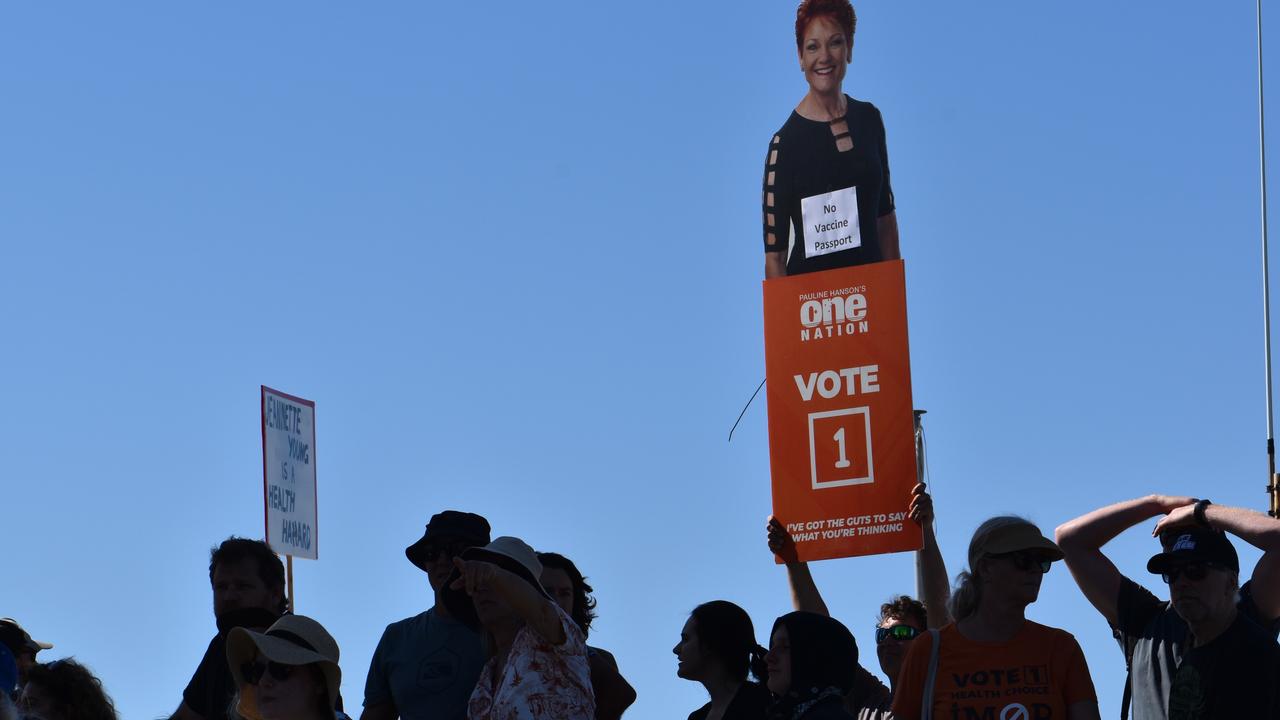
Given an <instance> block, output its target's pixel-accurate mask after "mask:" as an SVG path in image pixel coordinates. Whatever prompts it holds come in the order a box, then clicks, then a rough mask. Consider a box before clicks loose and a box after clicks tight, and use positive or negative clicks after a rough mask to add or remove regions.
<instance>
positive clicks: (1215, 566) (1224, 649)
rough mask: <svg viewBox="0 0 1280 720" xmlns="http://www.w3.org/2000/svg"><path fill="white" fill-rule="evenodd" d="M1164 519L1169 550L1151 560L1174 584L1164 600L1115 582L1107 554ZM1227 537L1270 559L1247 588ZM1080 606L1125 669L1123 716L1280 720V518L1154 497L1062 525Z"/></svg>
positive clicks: (1125, 581)
mask: <svg viewBox="0 0 1280 720" xmlns="http://www.w3.org/2000/svg"><path fill="white" fill-rule="evenodd" d="M1158 515H1164V517H1163V518H1162V519H1161V520H1160V521H1159V523H1157V524H1156V527H1155V532H1154V534H1155V535H1158V536H1159V538H1160V544H1161V547H1162V552H1160V553H1159V554H1157V555H1155V556H1154V557H1152V558H1151V560H1150V561H1149V562H1148V563H1147V571H1148V572H1151V573H1154V574H1157V575H1160V576H1161V577H1162V578H1163V579H1164V581H1165V582H1166V583H1167V584H1168V586H1169V596H1170V601H1167V602H1166V601H1161V600H1158V599H1157V598H1156V597H1155V596H1154V595H1152V594H1151V593H1150V592H1148V591H1147V590H1146V589H1145V588H1143V587H1141V586H1139V585H1138V584H1137V583H1135V582H1133V581H1132V580H1130V579H1129V578H1127V577H1125V576H1123V575H1121V574H1120V571H1119V570H1117V569H1116V566H1115V565H1114V564H1112V562H1111V560H1109V559H1108V558H1107V556H1106V555H1104V554H1103V553H1102V546H1103V545H1105V544H1106V543H1107V542H1109V541H1110V540H1111V539H1112V538H1114V537H1116V536H1117V535H1119V534H1120V533H1121V532H1123V531H1125V530H1126V529H1128V528H1130V527H1132V526H1134V525H1136V524H1138V523H1140V522H1143V521H1145V520H1148V519H1150V518H1152V517H1156V516H1158ZM1228 535H1235V536H1236V537H1238V538H1240V539H1242V540H1244V541H1245V542H1247V543H1249V544H1250V545H1253V546H1254V547H1257V548H1259V549H1260V550H1262V551H1263V555H1262V558H1261V559H1260V560H1259V561H1258V563H1257V565H1255V566H1254V568H1253V573H1252V574H1251V576H1250V578H1249V580H1248V581H1246V582H1245V583H1244V585H1243V586H1241V584H1240V561H1239V558H1238V556H1237V555H1236V550H1235V547H1234V546H1232V544H1231V541H1230V540H1229V539H1228V537H1227V536H1228ZM1057 540H1058V545H1059V547H1061V548H1062V551H1063V553H1065V555H1066V558H1065V559H1066V562H1067V567H1068V568H1069V569H1070V570H1071V574H1072V575H1073V576H1074V577H1075V579H1076V583H1077V584H1078V585H1079V586H1080V589H1081V590H1082V591H1084V594H1085V597H1087V598H1088V599H1089V602H1091V603H1092V604H1093V606H1094V607H1095V608H1097V609H1098V612H1100V613H1102V616H1103V617H1105V618H1106V619H1107V622H1108V623H1109V624H1110V625H1111V627H1112V630H1113V632H1114V634H1115V636H1116V639H1117V640H1119V641H1120V646H1121V649H1122V650H1123V651H1124V653H1125V659H1126V661H1127V662H1128V664H1129V682H1128V684H1127V685H1126V687H1125V697H1124V708H1125V712H1126V714H1127V708H1128V706H1129V704H1130V700H1132V706H1133V717H1134V718H1136V720H1150V719H1152V718H1156V719H1159V720H1164V719H1165V718H1170V719H1173V718H1179V719H1180V718H1188V719H1192V718H1236V717H1238V718H1246V717H1248V718H1262V717H1280V646H1278V645H1277V644H1276V635H1277V632H1280V520H1276V519H1273V518H1270V517H1267V516H1266V515H1263V514H1262V513H1257V512H1253V511H1252V510H1245V509H1242V508H1232V507H1223V506H1221V505H1214V504H1213V503H1211V502H1210V501H1208V500H1196V499H1195V498H1187V497H1168V496H1164V495H1151V496H1148V497H1145V498H1139V499H1137V500H1129V501H1127V502H1122V503H1117V504H1115V505H1110V506H1108V507H1105V508H1102V509H1100V510H1095V511H1093V512H1091V513H1089V514H1087V515H1084V516H1082V517H1079V518H1076V519H1075V520H1072V521H1070V522H1068V523H1066V524H1064V525H1062V526H1061V527H1059V528H1058V532H1057Z"/></svg>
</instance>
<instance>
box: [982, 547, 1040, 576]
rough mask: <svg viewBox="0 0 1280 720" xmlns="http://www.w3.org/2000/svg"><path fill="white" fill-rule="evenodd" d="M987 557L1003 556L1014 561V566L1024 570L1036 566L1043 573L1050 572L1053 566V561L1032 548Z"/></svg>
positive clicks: (1002, 557)
mask: <svg viewBox="0 0 1280 720" xmlns="http://www.w3.org/2000/svg"><path fill="white" fill-rule="evenodd" d="M987 557H992V558H1001V559H1004V560H1008V561H1009V562H1011V563H1013V566H1014V567H1015V568H1017V569H1019V570H1021V571H1023V572H1026V571H1028V570H1031V569H1032V568H1035V569H1037V570H1039V571H1040V572H1042V573H1047V572H1049V568H1051V567H1053V561H1052V560H1050V559H1048V558H1046V557H1045V556H1044V555H1041V554H1040V553H1037V552H1034V551H1031V550H1015V551H1014V552H1007V553H999V554H997V555H988V556H987Z"/></svg>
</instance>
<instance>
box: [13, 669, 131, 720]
mask: <svg viewBox="0 0 1280 720" xmlns="http://www.w3.org/2000/svg"><path fill="white" fill-rule="evenodd" d="M27 683H28V684H30V683H35V684H36V685H38V686H40V688H41V689H42V690H44V691H45V693H47V694H48V695H49V699H50V700H51V701H52V702H53V704H54V706H55V707H57V709H58V714H59V715H60V716H61V717H63V718H66V720H117V716H116V706H115V703H113V702H111V697H110V696H108V695H107V691H106V690H103V689H102V681H100V680H98V678H96V677H94V675H93V673H91V672H89V668H87V667H85V666H84V665H81V664H80V663H78V662H76V661H75V660H73V659H71V658H67V659H65V660H54V661H53V662H51V663H45V664H41V665H35V666H33V667H32V668H31V669H30V670H28V671H27Z"/></svg>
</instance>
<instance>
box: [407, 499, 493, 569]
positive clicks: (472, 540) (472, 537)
mask: <svg viewBox="0 0 1280 720" xmlns="http://www.w3.org/2000/svg"><path fill="white" fill-rule="evenodd" d="M444 538H450V539H454V540H458V541H461V542H462V543H463V544H466V545H469V546H471V547H479V546H483V545H488V544H489V521H488V520H485V519H484V518H483V517H480V516H479V515H476V514H475V513H469V512H460V511H458V510H445V511H444V512H440V513H436V514H435V515H432V516H431V521H430V522H428V523H427V530H426V532H424V533H423V534H422V538H421V539H420V540H418V541H417V542H415V543H414V544H412V545H410V546H409V547H407V548H405V549H404V555H405V557H407V558H409V562H411V563H413V564H414V565H415V566H417V567H418V568H419V569H421V570H426V567H425V566H424V564H425V563H426V558H424V557H423V555H424V554H425V553H426V551H427V547H428V546H429V545H431V544H432V543H434V542H436V541H438V540H441V539H444Z"/></svg>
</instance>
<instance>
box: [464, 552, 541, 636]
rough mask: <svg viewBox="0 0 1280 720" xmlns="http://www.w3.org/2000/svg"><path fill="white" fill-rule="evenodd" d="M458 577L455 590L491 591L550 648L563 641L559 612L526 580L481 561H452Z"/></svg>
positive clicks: (468, 592) (470, 591) (470, 593)
mask: <svg viewBox="0 0 1280 720" xmlns="http://www.w3.org/2000/svg"><path fill="white" fill-rule="evenodd" d="M453 564H454V566H456V567H457V568H458V572H459V574H460V575H459V577H458V579H457V580H454V581H453V588H454V589H455V590H466V592H467V594H468V595H471V596H473V597H474V596H475V592H476V590H478V589H479V588H491V589H492V590H493V591H494V592H495V593H497V594H498V596H499V597H501V598H502V599H503V601H505V602H506V603H507V604H508V605H510V606H511V609H512V610H514V611H515V612H516V614H517V615H519V616H520V618H521V619H522V620H524V622H525V624H526V625H528V626H529V628H530V629H532V630H533V631H534V632H536V633H537V634H538V636H539V637H541V638H542V639H543V640H546V641H547V642H549V643H551V644H552V645H559V644H561V643H563V642H564V641H565V639H566V638H565V634H564V626H563V625H561V624H560V613H559V612H557V609H556V605H555V603H554V602H552V601H551V600H550V599H549V598H547V597H545V596H543V595H542V594H541V593H539V592H538V591H537V590H536V589H535V588H534V587H533V585H531V584H530V583H529V582H528V581H527V580H525V579H524V578H522V577H520V576H519V575H516V574H515V573H513V572H511V571H509V570H503V569H502V568H500V567H498V566H497V565H494V564H493V563H490V562H485V561H483V560H463V559H462V558H460V557H455V558H454V559H453Z"/></svg>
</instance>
